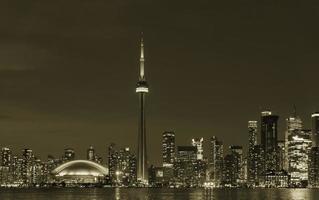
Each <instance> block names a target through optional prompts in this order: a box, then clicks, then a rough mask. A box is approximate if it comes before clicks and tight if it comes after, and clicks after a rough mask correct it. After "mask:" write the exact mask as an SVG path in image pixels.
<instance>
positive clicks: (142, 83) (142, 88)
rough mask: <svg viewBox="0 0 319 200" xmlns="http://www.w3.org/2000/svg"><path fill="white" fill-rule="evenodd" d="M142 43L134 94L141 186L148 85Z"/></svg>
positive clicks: (145, 177) (145, 179)
mask: <svg viewBox="0 0 319 200" xmlns="http://www.w3.org/2000/svg"><path fill="white" fill-rule="evenodd" d="M144 62H145V60H144V43H143V37H142V38H141V55H140V74H139V79H138V82H137V85H136V93H138V96H139V114H138V115H139V116H138V120H139V122H138V150H137V151H138V152H137V180H138V181H139V182H141V183H143V184H146V183H147V182H148V173H147V172H148V171H147V170H148V167H147V151H146V128H145V97H146V94H147V93H148V84H147V82H146V78H145V74H144Z"/></svg>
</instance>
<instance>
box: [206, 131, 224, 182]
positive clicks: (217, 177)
mask: <svg viewBox="0 0 319 200" xmlns="http://www.w3.org/2000/svg"><path fill="white" fill-rule="evenodd" d="M223 163H224V146H223V142H222V141H220V140H218V139H217V137H216V136H213V137H212V138H211V139H210V159H209V175H210V181H211V182H213V186H214V187H221V185H222V179H223Z"/></svg>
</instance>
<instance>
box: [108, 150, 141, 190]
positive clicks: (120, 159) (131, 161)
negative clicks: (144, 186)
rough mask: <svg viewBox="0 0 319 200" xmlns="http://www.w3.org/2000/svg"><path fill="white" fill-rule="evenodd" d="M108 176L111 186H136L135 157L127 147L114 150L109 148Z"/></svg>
mask: <svg viewBox="0 0 319 200" xmlns="http://www.w3.org/2000/svg"><path fill="white" fill-rule="evenodd" d="M108 160H109V163H108V169H109V176H110V180H111V184H112V185H113V186H134V185H135V184H136V156H135V155H134V154H133V153H131V151H130V149H129V148H128V147H126V148H122V149H120V150H116V149H115V146H114V144H111V145H110V147H109V159H108Z"/></svg>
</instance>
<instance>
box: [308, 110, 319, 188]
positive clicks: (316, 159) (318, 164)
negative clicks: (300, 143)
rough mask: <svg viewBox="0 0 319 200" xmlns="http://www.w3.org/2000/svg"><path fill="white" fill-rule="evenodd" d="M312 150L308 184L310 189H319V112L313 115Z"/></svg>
mask: <svg viewBox="0 0 319 200" xmlns="http://www.w3.org/2000/svg"><path fill="white" fill-rule="evenodd" d="M311 120H312V129H311V135H312V137H311V140H312V148H311V150H310V153H309V163H308V183H309V186H310V187H314V188H318V187H319V112H315V113H313V114H312V115H311Z"/></svg>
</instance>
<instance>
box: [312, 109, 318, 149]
mask: <svg viewBox="0 0 319 200" xmlns="http://www.w3.org/2000/svg"><path fill="white" fill-rule="evenodd" d="M311 120H312V129H311V132H312V146H313V147H319V112H315V113H313V114H312V115H311Z"/></svg>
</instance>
